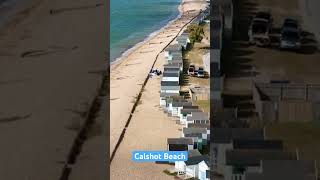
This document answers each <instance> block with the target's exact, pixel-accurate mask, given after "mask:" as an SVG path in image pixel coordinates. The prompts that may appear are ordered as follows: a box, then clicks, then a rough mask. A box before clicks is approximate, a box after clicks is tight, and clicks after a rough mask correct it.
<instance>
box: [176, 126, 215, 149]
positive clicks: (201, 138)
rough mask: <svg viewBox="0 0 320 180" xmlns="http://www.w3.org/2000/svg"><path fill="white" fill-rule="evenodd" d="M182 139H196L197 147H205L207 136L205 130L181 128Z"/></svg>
mask: <svg viewBox="0 0 320 180" xmlns="http://www.w3.org/2000/svg"><path fill="white" fill-rule="evenodd" d="M182 137H196V140H197V143H198V144H197V147H202V145H207V142H208V137H209V134H208V132H207V129H206V128H183V130H182Z"/></svg>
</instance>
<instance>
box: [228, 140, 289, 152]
mask: <svg viewBox="0 0 320 180" xmlns="http://www.w3.org/2000/svg"><path fill="white" fill-rule="evenodd" d="M233 149H264V150H268V149H269V150H282V149H283V143H282V140H263V139H236V140H233Z"/></svg>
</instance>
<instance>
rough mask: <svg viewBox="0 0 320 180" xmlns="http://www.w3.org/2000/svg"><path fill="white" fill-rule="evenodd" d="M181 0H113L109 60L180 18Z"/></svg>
mask: <svg viewBox="0 0 320 180" xmlns="http://www.w3.org/2000/svg"><path fill="white" fill-rule="evenodd" d="M180 2H181V0H111V4H110V5H111V7H110V22H111V23H110V50H111V51H110V59H111V62H112V61H114V60H115V59H116V58H118V57H120V56H121V54H122V53H123V52H125V51H126V50H128V49H130V48H132V47H133V46H134V45H135V44H137V43H139V42H142V41H143V40H144V39H146V38H147V37H148V36H150V34H152V33H153V32H155V31H157V30H159V29H161V27H163V26H164V25H166V24H167V23H168V22H169V21H171V20H173V19H175V18H176V17H177V16H178V15H179V11H178V6H179V5H180Z"/></svg>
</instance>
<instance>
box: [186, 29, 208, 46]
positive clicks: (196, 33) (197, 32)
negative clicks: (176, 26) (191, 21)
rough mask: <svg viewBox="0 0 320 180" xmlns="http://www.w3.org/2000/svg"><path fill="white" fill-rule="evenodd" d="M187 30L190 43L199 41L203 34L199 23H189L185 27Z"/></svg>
mask: <svg viewBox="0 0 320 180" xmlns="http://www.w3.org/2000/svg"><path fill="white" fill-rule="evenodd" d="M187 31H188V32H189V39H190V41H191V43H195V42H201V40H202V38H203V37H202V35H203V34H204V31H203V27H202V26H199V25H190V26H188V28H187Z"/></svg>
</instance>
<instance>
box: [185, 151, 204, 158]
mask: <svg viewBox="0 0 320 180" xmlns="http://www.w3.org/2000/svg"><path fill="white" fill-rule="evenodd" d="M193 156H201V153H200V152H199V150H198V149H192V150H189V151H188V157H189V158H190V157H193Z"/></svg>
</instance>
